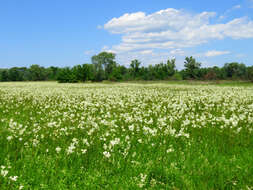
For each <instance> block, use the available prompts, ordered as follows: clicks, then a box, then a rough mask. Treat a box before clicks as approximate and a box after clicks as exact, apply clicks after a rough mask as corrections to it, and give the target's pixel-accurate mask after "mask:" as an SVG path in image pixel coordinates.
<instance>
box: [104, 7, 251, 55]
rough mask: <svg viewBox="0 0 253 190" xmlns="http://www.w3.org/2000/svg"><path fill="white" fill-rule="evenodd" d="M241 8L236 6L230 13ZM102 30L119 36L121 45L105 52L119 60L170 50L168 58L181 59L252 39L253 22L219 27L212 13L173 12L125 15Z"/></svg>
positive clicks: (235, 21) (239, 21)
mask: <svg viewBox="0 0 253 190" xmlns="http://www.w3.org/2000/svg"><path fill="white" fill-rule="evenodd" d="M240 7H241V6H240V5H236V6H234V7H233V8H232V9H239V8H240ZM211 19H212V22H211ZM215 20H216V21H215ZM104 29H106V30H108V31H109V32H111V33H113V34H121V35H122V39H121V43H120V44H117V45H114V46H112V47H110V48H109V47H108V48H107V49H108V50H111V51H113V52H115V53H117V54H119V56H121V54H125V53H127V54H129V55H130V54H131V53H132V54H133V55H135V54H136V53H137V52H142V53H141V54H142V55H145V56H149V58H150V57H151V56H153V54H152V53H146V54H145V52H148V51H150V50H152V52H154V51H155V50H157V51H165V50H168V49H170V53H167V54H168V55H182V54H183V50H182V49H183V48H186V47H195V46H198V45H201V44H204V43H208V42H209V41H210V40H220V39H224V38H232V39H242V38H253V21H252V20H250V19H249V18H248V17H241V18H236V19H233V20H230V21H228V22H225V23H219V21H218V18H217V17H216V13H215V12H202V13H198V14H193V13H188V12H186V11H184V10H177V9H172V8H169V9H165V10H160V11H158V12H155V13H152V14H146V13H144V12H136V13H127V14H124V15H122V16H121V17H118V18H113V19H111V20H110V21H108V22H107V23H106V24H105V25H104ZM179 50H180V51H179ZM143 52H144V53H143ZM123 57H125V56H123ZM128 57H129V56H128ZM147 59H148V58H147Z"/></svg>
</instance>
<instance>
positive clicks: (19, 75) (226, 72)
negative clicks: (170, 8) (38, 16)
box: [0, 52, 253, 83]
mask: <svg viewBox="0 0 253 190" xmlns="http://www.w3.org/2000/svg"><path fill="white" fill-rule="evenodd" d="M115 56H116V55H115V54H114V53H108V52H102V53H100V54H98V55H94V56H93V57H92V59H91V62H92V63H91V64H83V65H76V66H74V67H71V68H70V67H64V68H60V67H53V66H52V67H48V68H44V67H41V66H39V65H31V66H30V67H29V68H26V67H13V68H10V69H0V81H3V82H4V81H58V82H61V83H75V82H86V81H94V82H99V81H103V80H109V81H131V80H250V81H253V66H250V67H247V66H246V65H245V64H243V63H237V62H232V63H225V64H224V66H223V67H217V66H214V67H208V68H203V67H201V63H200V62H197V61H196V59H195V58H193V57H186V58H185V61H184V69H183V70H181V71H178V70H176V60H175V59H168V60H167V62H166V63H159V64H156V65H149V66H148V67H144V66H141V62H140V61H138V60H133V61H131V63H130V66H129V67H125V66H123V65H119V64H118V63H117V62H116V61H115Z"/></svg>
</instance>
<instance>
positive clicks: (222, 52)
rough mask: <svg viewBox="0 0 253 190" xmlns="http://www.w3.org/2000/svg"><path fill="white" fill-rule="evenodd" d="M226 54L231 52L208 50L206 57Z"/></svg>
mask: <svg viewBox="0 0 253 190" xmlns="http://www.w3.org/2000/svg"><path fill="white" fill-rule="evenodd" d="M226 54H230V52H229V51H216V50H211V51H208V52H206V53H205V54H204V55H205V56H206V57H215V56H219V55H226Z"/></svg>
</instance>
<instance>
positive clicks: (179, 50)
mask: <svg viewBox="0 0 253 190" xmlns="http://www.w3.org/2000/svg"><path fill="white" fill-rule="evenodd" d="M170 54H171V55H180V56H183V55H185V52H184V51H183V50H182V49H173V50H171V51H170Z"/></svg>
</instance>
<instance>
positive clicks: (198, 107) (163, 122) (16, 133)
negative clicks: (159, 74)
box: [0, 68, 253, 190]
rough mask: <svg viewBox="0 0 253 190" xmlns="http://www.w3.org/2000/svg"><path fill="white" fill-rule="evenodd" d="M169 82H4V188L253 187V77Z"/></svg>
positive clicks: (0, 143)
mask: <svg viewBox="0 0 253 190" xmlns="http://www.w3.org/2000/svg"><path fill="white" fill-rule="evenodd" d="M64 70H65V71H67V73H70V70H71V69H70V68H64V69H63V71H64ZM63 71H61V73H63ZM67 73H66V74H67ZM176 74H177V73H175V75H176ZM168 83H169V82H163V83H161V82H160V83H156V82H152V83H148V82H146V83H145V84H141V83H135V84H126V83H122V84H113V85H111V84H104V83H100V84H97V83H94V84H61V85H59V84H57V83H54V82H36V83H35V82H34V83H25V82H24V83H20V82H13V83H0V113H1V114H0V122H1V123H0V134H1V135H0V147H1V151H0V189H1V190H12V189H25V190H26V189H50V190H59V189H60V190H65V189H190V190H193V189H194V190H195V189H196V190H198V189H200V190H203V189H207V190H209V189H224V190H225V189H252V187H253V157H252V155H253V123H252V117H253V114H252V104H253V94H252V93H251V92H252V89H253V87H252V84H248V86H247V88H245V86H242V85H240V84H237V85H234V86H230V88H228V87H227V86H226V87H222V86H217V85H208V86H206V85H201V84H200V83H199V84H198V85H193V84H191V85H187V84H186V82H184V83H182V82H172V83H170V85H169V84H168ZM171 84H173V85H171ZM15 176H16V177H15ZM22 187H23V188H22Z"/></svg>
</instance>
